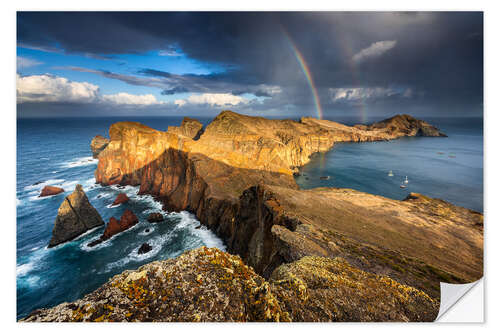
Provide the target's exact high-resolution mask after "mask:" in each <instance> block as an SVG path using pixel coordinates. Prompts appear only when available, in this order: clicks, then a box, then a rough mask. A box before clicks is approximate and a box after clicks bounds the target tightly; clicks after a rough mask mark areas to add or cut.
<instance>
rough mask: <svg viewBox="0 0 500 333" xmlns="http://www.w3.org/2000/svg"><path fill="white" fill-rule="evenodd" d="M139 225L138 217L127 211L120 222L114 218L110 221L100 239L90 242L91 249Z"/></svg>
mask: <svg viewBox="0 0 500 333" xmlns="http://www.w3.org/2000/svg"><path fill="white" fill-rule="evenodd" d="M137 223H139V219H138V218H137V216H135V214H134V213H132V211H130V210H128V209H126V210H125V211H124V212H123V214H122V217H121V218H120V219H119V220H117V219H116V218H114V217H111V218H110V219H109V222H108V224H107V225H106V229H104V233H103V234H102V236H101V237H100V238H99V239H97V240H95V241H93V242H90V243H89V244H88V246H90V247H93V246H96V245H97V244H100V243H102V242H104V241H105V240H108V239H110V238H111V237H113V236H114V235H116V234H118V233H120V232H123V231H125V230H127V229H129V228H131V227H133V226H134V225H136V224H137Z"/></svg>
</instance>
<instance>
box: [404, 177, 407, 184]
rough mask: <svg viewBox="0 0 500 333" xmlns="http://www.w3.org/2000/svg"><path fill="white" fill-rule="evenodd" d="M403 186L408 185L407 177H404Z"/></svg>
mask: <svg viewBox="0 0 500 333" xmlns="http://www.w3.org/2000/svg"><path fill="white" fill-rule="evenodd" d="M403 183H404V184H408V176H405V180H404V181H403Z"/></svg>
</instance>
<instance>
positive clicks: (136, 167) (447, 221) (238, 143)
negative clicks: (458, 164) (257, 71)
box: [95, 111, 483, 297]
mask: <svg viewBox="0 0 500 333" xmlns="http://www.w3.org/2000/svg"><path fill="white" fill-rule="evenodd" d="M417 135H422V136H437V137H439V136H444V134H443V133H441V132H440V131H439V130H438V129H437V128H435V127H433V126H431V125H430V124H428V123H426V122H424V121H421V120H417V119H415V118H412V117H410V116H407V115H399V116H395V117H393V118H390V119H387V120H385V121H382V122H379V123H375V124H372V125H369V126H365V125H359V126H355V127H349V126H345V125H342V124H339V123H336V122H332V121H328V120H318V119H313V118H302V119H301V120H300V121H293V120H270V119H265V118H261V117H250V116H244V115H239V114H236V113H234V112H230V111H224V112H222V113H221V114H219V115H218V116H217V117H216V118H215V119H214V120H213V121H212V122H211V123H210V124H209V125H208V126H207V127H206V128H205V130H204V131H203V133H202V134H201V135H200V137H199V138H198V139H197V140H192V139H190V138H189V137H187V136H184V135H177V134H174V133H170V132H161V131H157V130H154V129H151V128H149V127H147V126H144V125H141V124H138V123H130V122H122V123H116V124H113V125H112V126H111V128H110V142H109V144H108V146H107V147H106V149H105V150H103V151H102V152H101V154H100V155H99V164H98V166H97V170H96V173H95V176H96V181H97V182H98V183H101V184H103V185H108V184H131V185H140V192H141V193H148V194H153V195H154V196H156V197H157V198H158V199H159V200H161V201H162V202H163V203H164V206H165V208H167V209H169V210H189V211H192V212H194V213H196V215H197V217H198V218H199V219H200V221H201V222H202V223H204V224H205V225H207V226H208V227H210V228H211V229H212V230H214V231H215V232H216V233H217V234H218V235H219V236H220V237H221V238H222V239H223V240H224V241H225V243H226V245H227V247H228V250H229V251H231V252H232V253H236V254H239V255H240V256H241V257H242V258H243V259H244V260H245V262H247V263H248V264H249V265H251V266H252V267H253V268H254V269H255V270H256V271H257V272H258V273H259V274H262V275H263V276H264V277H269V276H270V275H271V273H272V271H273V270H274V269H275V268H276V267H278V266H279V265H281V264H283V263H289V262H293V261H296V260H299V259H300V258H302V257H304V256H309V255H317V256H328V257H332V256H342V257H344V258H346V259H347V260H348V261H349V262H350V263H351V264H353V265H355V266H357V267H359V268H361V269H363V270H366V271H370V272H374V273H381V274H384V275H389V276H391V277H393V278H394V279H396V280H397V281H400V282H401V283H405V284H408V285H412V286H415V287H417V288H420V289H421V290H424V291H425V292H427V293H428V294H429V295H431V296H433V297H438V296H439V281H442V280H443V279H444V280H446V281H449V282H463V281H471V280H475V279H477V278H479V277H481V276H482V241H483V238H482V215H481V214H478V213H476V212H472V211H469V210H466V209H463V208H461V207H456V206H453V205H451V204H448V203H445V202H443V201H441V200H437V199H431V198H425V199H424V197H423V196H414V197H415V198H418V199H411V200H407V201H395V200H391V199H387V198H383V197H379V196H373V195H369V194H365V193H360V192H356V191H352V190H339V189H316V190H310V191H304V190H299V189H298V187H297V185H296V184H295V181H294V179H293V173H294V172H295V171H296V170H297V167H299V166H301V165H303V164H304V163H307V162H308V161H309V157H310V155H311V154H313V153H315V152H320V151H326V150H328V149H330V148H331V147H332V146H333V145H334V144H335V143H336V142H348V141H355V142H360V141H379V140H391V139H396V138H398V137H401V136H417ZM457 248H460V249H461V251H459V252H457V251H456V249H457Z"/></svg>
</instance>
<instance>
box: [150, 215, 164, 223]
mask: <svg viewBox="0 0 500 333" xmlns="http://www.w3.org/2000/svg"><path fill="white" fill-rule="evenodd" d="M148 222H149V223H158V222H163V214H162V213H151V214H149V216H148Z"/></svg>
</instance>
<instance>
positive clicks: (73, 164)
mask: <svg viewBox="0 0 500 333" xmlns="http://www.w3.org/2000/svg"><path fill="white" fill-rule="evenodd" d="M98 162H99V160H98V159H97V158H93V157H92V156H84V157H78V158H75V159H73V160H71V161H68V162H63V163H61V167H62V168H63V169H69V168H78V167H82V166H86V165H92V164H97V163H98Z"/></svg>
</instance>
